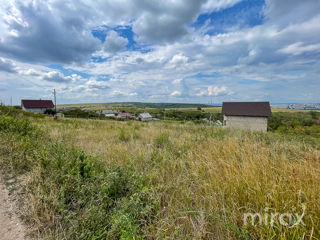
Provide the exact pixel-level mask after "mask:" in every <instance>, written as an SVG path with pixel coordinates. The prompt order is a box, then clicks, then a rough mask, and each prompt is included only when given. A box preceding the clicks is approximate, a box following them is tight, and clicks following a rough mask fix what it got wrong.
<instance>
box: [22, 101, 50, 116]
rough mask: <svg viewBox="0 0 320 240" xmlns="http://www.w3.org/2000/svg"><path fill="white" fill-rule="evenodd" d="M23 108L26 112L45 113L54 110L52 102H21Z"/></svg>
mask: <svg viewBox="0 0 320 240" xmlns="http://www.w3.org/2000/svg"><path fill="white" fill-rule="evenodd" d="M21 108H22V110H23V111H25V112H31V113H44V112H45V111H46V110H47V109H51V110H53V109H54V104H53V102H52V101H51V100H41V99H40V100H26V99H24V100H21Z"/></svg>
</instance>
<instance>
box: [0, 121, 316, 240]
mask: <svg viewBox="0 0 320 240" xmlns="http://www.w3.org/2000/svg"><path fill="white" fill-rule="evenodd" d="M3 121H5V120H3ZM7 121H9V120H7ZM21 121H22V120H21ZM29 121H31V125H32V126H34V127H35V128H36V129H39V131H40V132H41V133H39V135H37V136H35V135H34V133H32V134H31V135H30V137H21V134H20V133H19V134H17V133H18V132H19V131H18V130H15V129H16V128H17V127H12V130H11V132H15V133H14V135H16V136H15V137H13V135H12V134H11V135H10V136H9V135H8V134H7V133H6V132H3V131H2V132H1V140H0V142H1V145H2V147H1V150H0V153H1V154H2V155H5V156H7V157H6V160H4V161H2V163H1V167H2V168H3V169H10V171H9V172H12V173H14V174H16V175H18V176H20V177H21V176H24V178H25V179H27V180H26V181H25V182H23V183H21V184H22V186H23V188H24V189H25V195H24V196H23V197H24V198H27V199H29V200H30V201H29V202H28V203H27V204H25V205H24V206H23V207H22V208H23V209H24V213H25V216H24V217H25V219H26V221H27V222H29V224H31V225H32V226H33V229H34V232H36V233H37V234H36V236H38V237H42V238H48V239H319V238H320V205H319V202H320V184H319V182H320V151H319V150H317V149H319V148H318V147H319V145H320V141H317V142H316V145H317V147H315V146H314V144H309V143H308V142H307V141H304V139H303V138H300V137H294V136H293V135H285V134H281V133H257V132H247V131H238V130H228V129H223V128H221V127H214V126H207V125H202V124H194V123H191V122H190V123H189V122H186V123H184V124H182V123H178V122H176V123H175V122H148V123H143V122H137V121H125V122H120V121H111V120H110V121H101V120H85V119H61V120H58V121H54V120H53V119H51V118H32V119H31V120H29ZM3 124H4V123H3ZM16 124H18V125H19V123H16ZM28 124H29V123H28ZM0 125H1V124H0ZM32 131H33V130H32ZM28 134H29V133H28ZM28 134H26V135H25V136H28ZM18 135H20V137H19V136H18ZM35 139H37V140H35ZM39 139H40V140H39ZM9 143H11V145H10V144H9ZM12 144H13V145H12ZM19 158H23V162H21V160H19ZM79 159H80V160H79ZM28 164H30V165H31V166H28ZM83 164H84V165H83ZM75 166H76V167H75ZM78 166H79V167H78ZM110 166H112V168H110ZM110 169H117V170H116V171H114V170H110ZM18 170H21V171H20V173H19V174H17V172H18ZM77 171H78V172H77ZM115 176H116V177H115ZM110 181H111V182H112V183H113V185H112V184H111V185H110ZM73 186H74V187H73ZM124 186H125V187H124ZM105 189H107V190H105ZM110 189H111V190H110ZM110 199H111V200H110ZM108 201H111V203H110V204H109V205H108V204H107V205H106V202H108ZM245 213H261V214H263V216H266V218H267V219H266V220H268V221H269V220H270V216H271V214H274V213H279V214H281V213H292V214H298V215H299V216H300V215H303V214H304V216H303V222H304V224H298V225H295V223H296V221H297V219H295V218H292V219H289V217H288V216H287V217H286V218H285V219H284V220H285V221H286V222H287V226H285V225H283V224H281V223H280V222H279V219H278V218H275V222H274V224H273V225H271V224H264V221H265V219H263V224H261V225H259V224H258V221H256V222H255V225H252V224H247V225H244V214H245ZM290 220H291V221H290ZM268 221H267V222H268Z"/></svg>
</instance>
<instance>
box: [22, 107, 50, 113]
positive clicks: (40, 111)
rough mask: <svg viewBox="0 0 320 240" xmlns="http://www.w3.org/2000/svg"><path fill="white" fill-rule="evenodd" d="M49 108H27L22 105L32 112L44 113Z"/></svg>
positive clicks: (25, 109)
mask: <svg viewBox="0 0 320 240" xmlns="http://www.w3.org/2000/svg"><path fill="white" fill-rule="evenodd" d="M46 109H47V108H25V107H23V106H22V110H23V111H25V112H30V113H44V112H45V111H46Z"/></svg>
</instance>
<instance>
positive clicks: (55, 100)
mask: <svg viewBox="0 0 320 240" xmlns="http://www.w3.org/2000/svg"><path fill="white" fill-rule="evenodd" d="M53 96H54V111H55V112H57V96H56V89H53Z"/></svg>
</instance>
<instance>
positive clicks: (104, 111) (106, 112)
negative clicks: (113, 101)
mask: <svg viewBox="0 0 320 240" xmlns="http://www.w3.org/2000/svg"><path fill="white" fill-rule="evenodd" d="M101 113H102V114H114V112H113V111H112V110H102V111H101Z"/></svg>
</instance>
